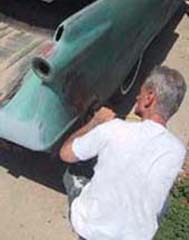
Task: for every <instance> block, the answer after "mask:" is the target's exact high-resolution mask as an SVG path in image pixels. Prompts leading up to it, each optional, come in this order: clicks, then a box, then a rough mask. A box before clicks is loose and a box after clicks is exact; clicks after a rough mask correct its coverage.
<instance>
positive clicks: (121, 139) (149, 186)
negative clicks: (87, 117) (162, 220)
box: [60, 67, 186, 240]
mask: <svg viewBox="0 0 189 240" xmlns="http://www.w3.org/2000/svg"><path fill="white" fill-rule="evenodd" d="M185 91H186V84H185V82H184V79H183V77H182V75H181V74H180V73H179V72H177V71H176V70H173V69H170V68H168V67H156V68H155V69H154V70H153V71H152V73H151V74H150V76H149V77H148V79H147V80H146V82H145V83H144V85H143V86H142V88H141V91H140V94H139V96H138V97H137V104H136V109H135V112H136V114H138V115H139V116H140V117H141V118H142V121H141V122H129V121H123V120H120V119H114V117H115V114H114V113H113V112H112V111H111V110H109V109H106V108H102V109H101V110H100V111H99V112H97V113H96V114H95V116H94V118H93V119H92V120H91V121H90V122H89V123H88V124H87V125H85V126H84V127H82V128H81V129H80V130H78V131H77V132H76V133H74V134H73V135H72V136H71V137H70V138H69V139H68V140H67V141H66V142H65V143H64V145H63V146H62V148H61V151H60V156H61V158H62V160H64V161H66V162H69V163H75V162H78V161H81V162H83V161H86V160H87V159H90V158H93V157H95V156H97V158H98V160H97V164H96V165H95V168H94V175H93V177H92V178H91V180H90V181H89V182H88V183H87V184H86V185H85V186H84V187H83V188H82V187H81V186H82V185H80V183H78V182H77V181H76V182H75V183H77V184H76V185H77V186H75V187H76V188H73V186H74V185H73V184H70V183H71V178H69V174H68V173H67V174H66V175H65V185H66V186H67V191H68V194H70V196H71V198H72V201H71V222H72V225H73V227H74V229H75V231H76V232H77V233H78V235H80V236H82V237H83V238H85V239H87V240H118V239H119V240H151V239H152V238H153V236H154V235H155V233H156V231H157V228H158V219H159V217H160V215H161V212H162V209H163V207H164V203H165V201H166V199H167V196H168V194H169V191H170V189H171V187H172V185H173V182H174V180H175V178H176V176H177V174H178V172H179V170H180V169H181V167H182V164H183V160H184V156H185V148H184V147H183V145H182V143H181V142H180V141H179V140H178V139H177V138H176V137H175V136H173V135H172V134H171V133H170V132H169V131H168V130H167V128H166V123H167V121H168V119H169V118H170V117H171V116H172V115H173V114H174V113H175V112H176V111H177V110H178V108H179V106H180V104H181V102H182V100H183V97H184V94H185ZM75 178H76V177H75ZM73 179H74V176H73ZM72 183H74V181H73V182H72ZM85 183H86V182H85ZM69 186H72V187H71V188H69ZM75 196H77V197H76V198H75V199H74V197H75ZM73 199H74V200H73Z"/></svg>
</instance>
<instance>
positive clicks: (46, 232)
mask: <svg viewBox="0 0 189 240" xmlns="http://www.w3.org/2000/svg"><path fill="white" fill-rule="evenodd" d="M188 29H189V18H188V17H187V16H184V17H183V18H182V20H181V21H180V23H179V25H178V26H177V28H176V30H175V36H176V38H175V42H174V44H172V46H171V49H170V51H169V52H168V55H167V56H166V59H164V60H163V64H166V65H168V66H170V67H175V68H177V69H178V70H180V71H181V72H182V73H183V75H184V76H185V78H186V80H187V85H188V87H189V44H188V42H189V31H188ZM169 40H170V39H169V34H167V33H164V34H161V37H160V39H159V40H158V45H156V46H154V48H155V51H156V52H157V53H158V51H161V49H164V45H166V44H167V42H168V41H169ZM156 44H157V43H156ZM188 120H189V89H188V92H187V96H186V97H185V101H184V103H183V105H182V107H181V109H180V111H179V112H178V114H176V115H175V117H174V118H173V119H172V120H171V121H170V123H169V128H170V129H171V130H172V131H173V132H175V134H176V135H178V136H179V137H180V138H181V139H182V140H183V141H184V144H185V145H186V146H187V144H188V140H189V137H188V136H189V124H188ZM0 148H1V152H0V212H1V216H0V233H1V239H3V240H12V239H14V240H20V239H23V240H41V239H46V240H62V239H63V240H72V239H73V240H74V239H76V237H75V236H74V234H73V232H72V230H71V228H70V226H69V223H68V218H67V198H66V196H65V195H64V194H63V193H62V192H61V187H60V186H59V185H60V182H58V181H60V175H59V171H58V170H57V168H55V167H53V164H52V163H50V161H47V162H46V161H45V159H42V160H39V159H32V158H45V157H46V156H45V155H44V156H38V155H37V156H36V155H35V154H33V155H30V154H29V153H25V154H22V150H20V149H7V150H6V149H3V148H4V146H0ZM36 161H38V163H36ZM39 163H41V164H39ZM56 177H57V182H56Z"/></svg>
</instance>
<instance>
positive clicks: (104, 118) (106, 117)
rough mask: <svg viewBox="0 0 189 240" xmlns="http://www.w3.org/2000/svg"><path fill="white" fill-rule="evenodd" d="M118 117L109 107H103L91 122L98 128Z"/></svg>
mask: <svg viewBox="0 0 189 240" xmlns="http://www.w3.org/2000/svg"><path fill="white" fill-rule="evenodd" d="M115 116H116V114H115V112H113V111H112V110H111V109H110V108H107V107H101V108H100V110H98V111H97V112H96V113H95V114H94V116H93V118H92V119H91V122H92V123H93V124H94V125H95V126H97V125H99V124H102V123H105V122H108V121H110V120H112V119H114V118H115Z"/></svg>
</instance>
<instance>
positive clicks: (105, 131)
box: [72, 120, 118, 161]
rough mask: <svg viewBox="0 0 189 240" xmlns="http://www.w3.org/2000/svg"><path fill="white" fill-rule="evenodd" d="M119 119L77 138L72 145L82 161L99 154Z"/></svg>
mask: <svg viewBox="0 0 189 240" xmlns="http://www.w3.org/2000/svg"><path fill="white" fill-rule="evenodd" d="M117 121H118V120H112V121H109V122H107V123H104V124H101V125H99V126H97V127H95V128H94V129H92V130H91V131H89V132H88V133H87V134H85V135H84V136H82V137H79V138H76V139H75V140H74V142H73V145H72V150H73V152H74V154H75V155H76V157H77V158H78V159H79V160H81V161H85V160H88V159H90V158H93V157H95V156H97V155H98V154H99V153H100V151H101V149H103V148H104V147H105V145H106V144H107V142H108V138H109V137H110V136H111V133H112V130H113V128H114V127H113V126H115V125H116V122H117Z"/></svg>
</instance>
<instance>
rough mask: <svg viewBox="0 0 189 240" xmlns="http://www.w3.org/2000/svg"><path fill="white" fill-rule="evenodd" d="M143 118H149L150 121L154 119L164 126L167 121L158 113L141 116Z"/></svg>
mask: <svg viewBox="0 0 189 240" xmlns="http://www.w3.org/2000/svg"><path fill="white" fill-rule="evenodd" d="M142 119H143V120H146V119H149V120H151V121H154V122H156V123H159V124H161V125H163V126H164V127H166V124H167V121H166V120H165V119H163V118H162V117H161V116H160V115H159V114H149V115H146V116H144V117H142Z"/></svg>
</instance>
